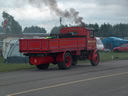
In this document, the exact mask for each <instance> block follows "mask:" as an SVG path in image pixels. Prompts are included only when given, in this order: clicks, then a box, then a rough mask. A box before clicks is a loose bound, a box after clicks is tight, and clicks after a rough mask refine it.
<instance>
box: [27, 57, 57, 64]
mask: <svg viewBox="0 0 128 96" xmlns="http://www.w3.org/2000/svg"><path fill="white" fill-rule="evenodd" d="M29 61H30V63H31V64H33V65H40V64H49V63H51V62H54V58H53V57H52V56H45V57H39V56H36V57H35V56H31V57H30V58H29Z"/></svg>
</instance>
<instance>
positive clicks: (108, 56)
mask: <svg viewBox="0 0 128 96" xmlns="http://www.w3.org/2000/svg"><path fill="white" fill-rule="evenodd" d="M99 54H100V61H101V62H106V61H112V60H122V59H127V60H128V52H121V53H115V52H99ZM85 62H86V63H87V62H88V61H80V62H79V63H85ZM34 67H35V66H31V65H29V64H27V63H26V64H10V63H9V64H6V63H4V59H3V58H2V57H0V72H9V71H16V70H23V69H30V68H34Z"/></svg>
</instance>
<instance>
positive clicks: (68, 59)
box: [58, 52, 72, 69]
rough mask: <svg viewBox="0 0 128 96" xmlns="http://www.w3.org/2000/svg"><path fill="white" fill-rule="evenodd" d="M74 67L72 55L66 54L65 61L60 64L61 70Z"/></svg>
mask: <svg viewBox="0 0 128 96" xmlns="http://www.w3.org/2000/svg"><path fill="white" fill-rule="evenodd" d="M71 65H72V55H71V54H70V53H69V52H67V53H65V54H64V61H63V62H59V63H58V67H59V69H69V68H70V67H71Z"/></svg>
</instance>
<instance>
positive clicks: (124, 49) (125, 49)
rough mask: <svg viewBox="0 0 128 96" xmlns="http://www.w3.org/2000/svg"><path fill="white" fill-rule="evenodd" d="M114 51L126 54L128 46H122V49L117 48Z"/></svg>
mask: <svg viewBox="0 0 128 96" xmlns="http://www.w3.org/2000/svg"><path fill="white" fill-rule="evenodd" d="M113 51H115V52H116V51H121V52H123V51H124V52H125V51H128V44H124V45H122V46H120V47H115V48H114V49H113Z"/></svg>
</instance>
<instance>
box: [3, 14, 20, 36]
mask: <svg viewBox="0 0 128 96" xmlns="http://www.w3.org/2000/svg"><path fill="white" fill-rule="evenodd" d="M2 16H3V19H4V21H3V22H2V25H3V27H4V32H5V33H7V34H22V27H21V26H20V24H19V23H18V22H17V21H16V20H15V19H14V17H13V16H11V15H10V14H8V13H6V12H3V13H2Z"/></svg>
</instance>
